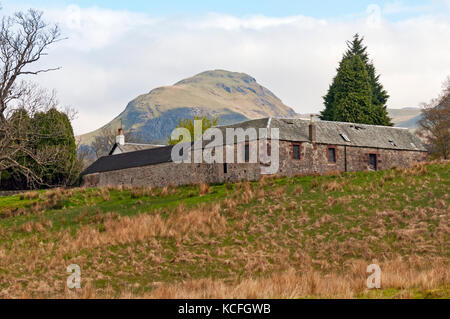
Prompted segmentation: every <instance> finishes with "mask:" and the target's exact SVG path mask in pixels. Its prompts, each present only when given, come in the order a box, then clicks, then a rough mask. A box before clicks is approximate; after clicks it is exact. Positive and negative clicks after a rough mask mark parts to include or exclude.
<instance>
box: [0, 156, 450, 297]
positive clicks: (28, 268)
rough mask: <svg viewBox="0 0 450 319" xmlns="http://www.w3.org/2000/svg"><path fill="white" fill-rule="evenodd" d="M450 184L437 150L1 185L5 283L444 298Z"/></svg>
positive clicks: (14, 288)
mask: <svg viewBox="0 0 450 319" xmlns="http://www.w3.org/2000/svg"><path fill="white" fill-rule="evenodd" d="M449 194H450V163H449V162H443V163H434V164H428V165H422V164H421V165H418V166H415V167H412V168H410V169H402V170H400V169H395V170H391V171H382V172H357V173H346V174H339V175H330V176H307V177H296V178H282V179H263V180H261V181H260V182H256V183H238V184H229V185H213V186H206V185H202V186H186V187H180V188H164V189H145V188H136V189H133V188H101V189H70V190H59V189H57V190H51V191H46V192H44V191H42V192H31V193H27V194H24V195H16V196H10V197H3V198H1V197H0V257H1V258H0V297H77V296H78V297H80V296H81V297H88V298H89V297H91V298H92V297H156V298H173V297H178V298H300V297H307V298H315V297H344V298H365V297H370V298H372V297H373V298H378V297H386V298H405V297H406V298H407V297H417V298H430V297H431V298H450V246H449V245H448V243H449V241H450V209H449V207H450V197H449ZM372 263H377V264H379V265H380V267H381V270H382V278H381V289H380V290H377V291H373V290H368V289H367V288H366V279H367V277H368V274H367V273H366V267H367V266H368V265H369V264H372ZM70 264H78V265H79V266H80V267H81V276H82V289H80V290H79V291H69V290H68V289H67V288H65V283H66V279H67V276H68V274H67V273H66V267H67V266H68V265H70Z"/></svg>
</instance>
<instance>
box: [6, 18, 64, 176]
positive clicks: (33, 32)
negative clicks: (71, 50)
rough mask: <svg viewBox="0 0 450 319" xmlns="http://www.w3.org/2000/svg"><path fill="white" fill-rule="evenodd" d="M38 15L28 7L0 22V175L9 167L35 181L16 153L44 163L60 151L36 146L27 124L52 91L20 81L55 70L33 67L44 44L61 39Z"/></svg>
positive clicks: (51, 103)
mask: <svg viewBox="0 0 450 319" xmlns="http://www.w3.org/2000/svg"><path fill="white" fill-rule="evenodd" d="M42 15H43V13H42V12H39V11H36V10H32V9H30V10H28V11H27V12H18V13H16V14H14V15H13V16H9V17H3V19H2V21H1V25H0V177H1V172H2V171H4V170H7V169H14V170H17V171H20V172H21V173H22V174H23V175H24V176H26V177H27V178H29V179H30V181H32V182H36V183H39V180H40V177H39V176H37V174H35V172H33V170H31V169H30V168H29V167H28V166H27V165H25V164H24V163H21V162H20V161H18V160H17V158H18V157H20V156H22V157H24V156H26V157H27V158H29V159H31V160H32V161H34V162H35V163H36V164H37V165H45V164H48V163H52V162H55V161H57V160H58V152H59V150H58V148H57V147H48V148H37V147H36V144H37V143H38V140H39V139H42V138H43V137H44V136H42V133H37V132H38V130H34V129H33V127H31V126H30V125H28V122H29V118H30V117H33V116H34V114H36V113H37V112H40V111H45V110H48V109H50V108H54V107H56V106H57V101H56V99H55V95H54V94H51V95H49V94H47V93H46V92H45V91H44V90H41V89H39V88H38V87H37V86H36V85H33V84H30V83H28V82H26V81H24V80H23V77H24V76H30V75H37V74H40V73H43V72H49V71H53V70H57V69H59V68H48V69H44V68H36V69H33V66H34V65H35V62H37V61H38V60H39V59H41V57H43V56H45V55H47V52H46V49H47V48H48V47H49V46H51V45H52V44H54V43H56V42H58V41H60V40H62V38H61V34H60V31H59V28H58V26H56V25H55V26H50V25H48V24H47V23H45V22H44V21H43V19H42ZM52 137H54V136H52Z"/></svg>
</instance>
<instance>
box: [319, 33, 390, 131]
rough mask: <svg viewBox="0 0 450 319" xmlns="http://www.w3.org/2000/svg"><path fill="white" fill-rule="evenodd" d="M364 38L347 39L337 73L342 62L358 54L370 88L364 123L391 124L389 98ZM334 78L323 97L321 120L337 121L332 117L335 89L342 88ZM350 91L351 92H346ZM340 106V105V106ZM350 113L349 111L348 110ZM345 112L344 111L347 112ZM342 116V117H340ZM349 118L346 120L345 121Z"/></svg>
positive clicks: (339, 89)
mask: <svg viewBox="0 0 450 319" xmlns="http://www.w3.org/2000/svg"><path fill="white" fill-rule="evenodd" d="M363 40H364V38H362V37H360V36H359V35H358V34H356V35H355V36H354V37H353V41H348V42H347V46H348V49H347V51H346V52H345V54H344V56H343V58H342V60H341V62H340V63H339V67H338V69H337V73H338V74H339V72H340V71H341V69H342V66H343V64H344V62H345V61H346V60H348V59H350V58H352V57H354V56H359V57H360V59H361V60H362V63H363V64H364V68H365V71H366V73H367V75H368V78H369V83H370V88H371V99H370V105H369V106H367V111H368V112H370V116H369V119H368V120H367V121H365V122H362V123H366V124H375V125H387V126H392V125H393V124H392V122H391V119H390V118H389V116H388V112H387V108H386V103H387V100H388V99H389V95H388V93H387V92H386V90H385V89H384V88H383V86H382V85H381V83H380V76H379V75H377V74H376V70H375V67H374V65H373V63H372V62H371V61H370V60H369V55H368V53H367V47H366V46H364V44H363ZM336 78H337V76H336V77H335V78H334V79H333V82H332V84H331V85H330V87H329V89H328V92H327V95H325V96H324V97H323V98H324V105H325V109H324V110H323V111H322V112H321V116H320V118H321V119H322V120H328V121H337V119H336V118H335V117H334V114H336V112H335V106H336V98H335V95H336V91H337V90H338V91H340V92H341V93H342V88H338V87H337V86H336V83H335V82H336ZM348 93H351V92H348ZM341 107H342V106H341ZM348 112H350V113H352V112H351V111H348ZM348 112H346V113H348ZM341 118H342V117H341ZM348 121H350V120H347V122H348Z"/></svg>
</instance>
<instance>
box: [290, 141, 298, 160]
mask: <svg viewBox="0 0 450 319" xmlns="http://www.w3.org/2000/svg"><path fill="white" fill-rule="evenodd" d="M292 158H293V159H296V160H299V159H300V145H298V144H294V145H292Z"/></svg>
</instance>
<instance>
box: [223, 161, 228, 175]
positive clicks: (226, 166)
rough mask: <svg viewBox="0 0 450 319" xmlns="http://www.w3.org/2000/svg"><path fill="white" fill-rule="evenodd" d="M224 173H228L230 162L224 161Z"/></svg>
mask: <svg viewBox="0 0 450 319" xmlns="http://www.w3.org/2000/svg"><path fill="white" fill-rule="evenodd" d="M223 173H224V174H228V163H223Z"/></svg>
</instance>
